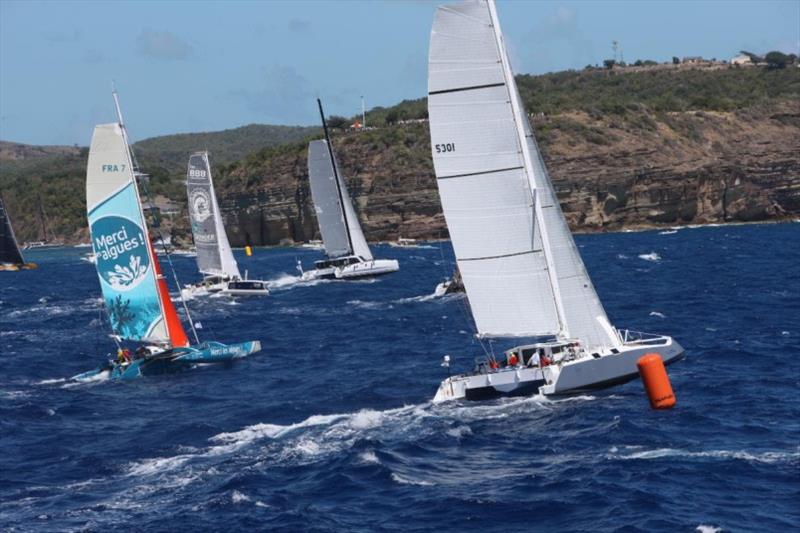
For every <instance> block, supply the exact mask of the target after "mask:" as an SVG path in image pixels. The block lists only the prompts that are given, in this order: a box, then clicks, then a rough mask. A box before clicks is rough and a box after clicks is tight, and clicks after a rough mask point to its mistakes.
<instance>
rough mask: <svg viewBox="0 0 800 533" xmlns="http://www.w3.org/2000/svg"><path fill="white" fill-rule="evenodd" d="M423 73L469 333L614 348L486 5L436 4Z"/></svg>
mask: <svg viewBox="0 0 800 533" xmlns="http://www.w3.org/2000/svg"><path fill="white" fill-rule="evenodd" d="M428 80H429V81H428V83H429V85H428V110H429V116H430V131H431V149H432V153H433V160H434V167H435V170H436V176H437V181H438V185H439V193H440V196H441V199H442V207H443V210H444V214H445V218H446V220H447V226H448V229H449V230H450V237H451V239H452V242H453V248H454V250H455V253H456V259H457V261H458V266H459V269H460V271H461V274H462V277H463V280H464V286H465V288H466V291H467V294H468V296H469V300H470V306H471V308H472V313H473V316H474V318H475V323H476V325H477V328H478V332H479V333H480V334H482V335H487V336H543V335H555V336H558V337H562V338H574V339H579V340H581V342H582V343H583V345H584V346H585V347H586V348H592V347H599V346H615V345H617V344H618V343H619V339H618V337H617V335H616V332H615V331H614V330H613V328H612V327H611V326H610V324H609V323H608V319H607V317H606V314H605V311H604V310H603V307H602V304H601V303H600V300H599V298H598V297H597V294H596V292H595V290H594V287H593V286H592V283H591V281H590V280H589V277H588V275H587V274H586V269H585V267H584V265H583V262H582V260H581V258H580V255H579V254H578V251H577V248H576V246H575V243H574V241H573V239H572V235H571V234H570V232H569V228H568V227H567V224H566V221H565V220H564V217H563V214H562V213H561V210H560V207H559V205H558V201H557V197H556V195H555V193H554V191H553V187H552V184H551V183H550V179H549V177H548V175H547V172H546V170H545V167H544V164H543V162H542V160H541V156H540V154H539V150H538V148H537V146H536V143H535V140H534V138H533V135H532V133H531V128H530V125H529V123H528V120H527V118H526V117H525V115H524V112H523V108H522V105H521V102H520V99H519V94H518V91H517V87H516V83H515V81H514V77H513V73H512V71H511V67H510V65H509V63H508V57H507V54H506V51H505V46H504V44H503V38H502V34H501V32H500V27H499V23H498V21H497V16H496V13H495V12H494V3H493V2H491V1H487V0H472V1H467V2H464V3H461V4H456V5H448V6H442V7H440V8H439V9H438V11H437V13H436V18H435V20H434V24H433V30H432V32H431V43H430V56H429V78H428Z"/></svg>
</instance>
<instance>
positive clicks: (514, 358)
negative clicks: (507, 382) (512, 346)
mask: <svg viewBox="0 0 800 533" xmlns="http://www.w3.org/2000/svg"><path fill="white" fill-rule="evenodd" d="M518 363H519V358H518V357H517V352H511V355H509V356H508V366H517V364H518Z"/></svg>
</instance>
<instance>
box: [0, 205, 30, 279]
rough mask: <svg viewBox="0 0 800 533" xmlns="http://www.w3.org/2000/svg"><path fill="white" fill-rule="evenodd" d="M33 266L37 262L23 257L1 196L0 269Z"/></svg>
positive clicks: (11, 269) (10, 269)
mask: <svg viewBox="0 0 800 533" xmlns="http://www.w3.org/2000/svg"><path fill="white" fill-rule="evenodd" d="M32 268H36V263H26V262H25V259H24V258H23V257H22V252H20V250H19V244H18V243H17V238H16V237H15V236H14V228H12V227H11V219H10V218H9V216H8V211H6V205H5V203H4V202H3V197H2V196H0V271H6V272H14V271H17V270H30V269H32Z"/></svg>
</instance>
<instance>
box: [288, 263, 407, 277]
mask: <svg viewBox="0 0 800 533" xmlns="http://www.w3.org/2000/svg"><path fill="white" fill-rule="evenodd" d="M398 270H400V263H398V262H397V261H396V260H394V259H373V260H372V261H361V262H358V263H353V264H351V265H347V266H344V267H328V268H315V269H314V270H307V271H305V272H303V276H302V279H303V281H313V280H317V279H341V280H352V279H361V278H370V277H377V276H383V275H386V274H391V273H392V272H397V271H398Z"/></svg>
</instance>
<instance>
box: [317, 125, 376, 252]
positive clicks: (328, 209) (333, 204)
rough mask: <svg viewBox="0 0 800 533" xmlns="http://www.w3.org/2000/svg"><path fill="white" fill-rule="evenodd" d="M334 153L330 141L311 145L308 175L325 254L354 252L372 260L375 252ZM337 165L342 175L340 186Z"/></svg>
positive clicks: (320, 141) (340, 175)
mask: <svg viewBox="0 0 800 533" xmlns="http://www.w3.org/2000/svg"><path fill="white" fill-rule="evenodd" d="M331 154H332V151H330V150H329V149H328V143H327V141H324V140H319V141H311V142H310V143H309V145H308V178H309V181H310V182H311V196H312V198H313V200H314V210H315V212H316V214H317V220H318V222H319V229H320V233H321V234H322V242H323V244H324V245H325V254H326V255H327V256H328V257H341V256H344V255H351V254H352V255H357V256H359V257H362V258H364V259H365V260H367V261H371V260H372V252H371V251H370V249H369V246H368V245H367V241H366V239H365V238H364V232H363V231H362V230H361V224H359V222H358V217H357V216H356V212H355V209H353V204H352V202H351V200H350V194H349V193H348V192H347V185H346V184H345V182H344V177H343V176H342V174H341V171H340V170H339V165H338V163H337V162H336V159H335V156H334V158H333V159H331ZM334 165H336V173H338V178H339V179H338V181H339V189H338V190H337V187H336V182H337V176H336V173H334Z"/></svg>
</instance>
